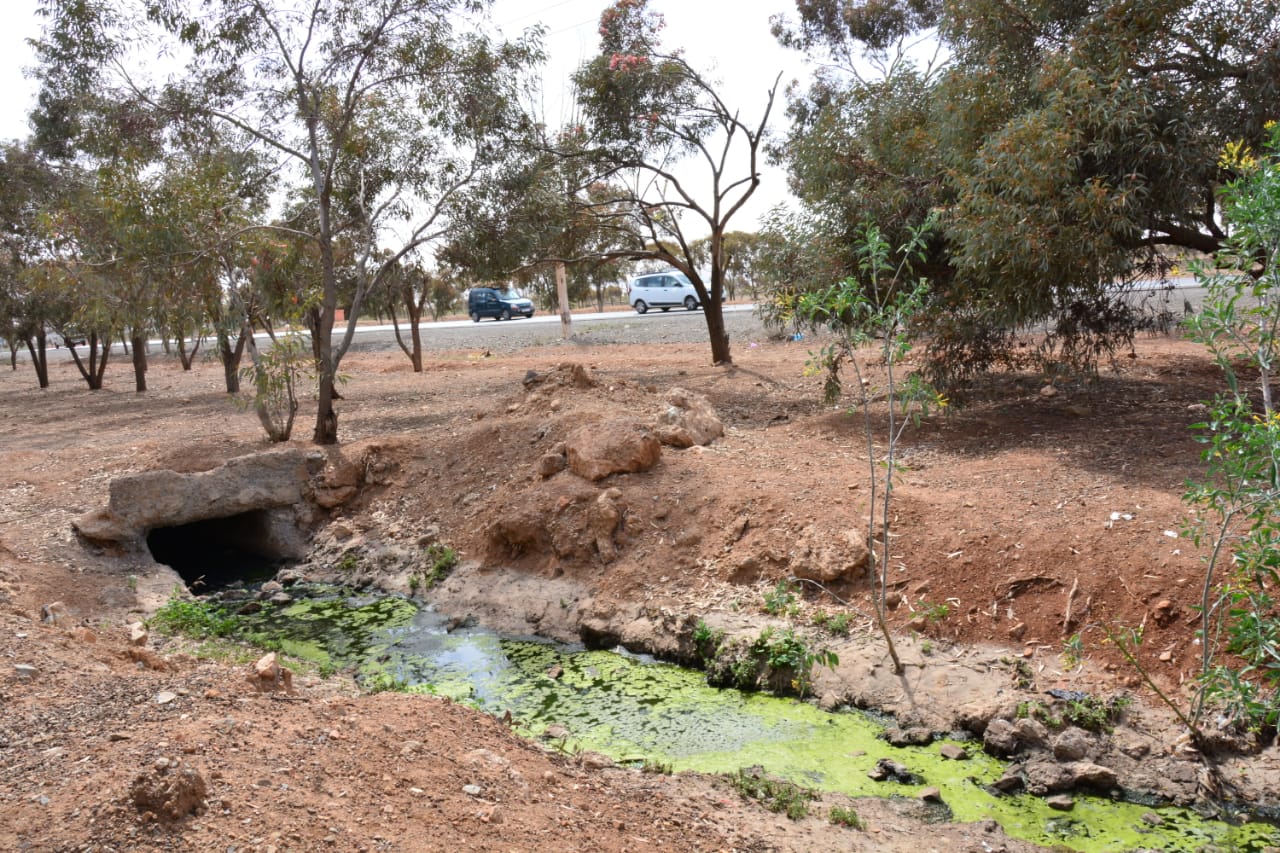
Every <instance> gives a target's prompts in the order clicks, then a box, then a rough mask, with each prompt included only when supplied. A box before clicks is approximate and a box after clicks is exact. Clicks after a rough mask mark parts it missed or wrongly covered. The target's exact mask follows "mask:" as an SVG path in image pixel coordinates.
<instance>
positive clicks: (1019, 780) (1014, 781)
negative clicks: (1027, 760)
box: [991, 764, 1026, 794]
mask: <svg viewBox="0 0 1280 853" xmlns="http://www.w3.org/2000/svg"><path fill="white" fill-rule="evenodd" d="M1024 784H1026V782H1025V780H1024V779H1023V776H1022V767H1021V766H1020V765H1017V764H1015V765H1013V766H1011V767H1006V768H1005V771H1004V774H1003V775H1002V776H1001V777H1000V778H999V779H997V780H996V781H994V782H992V783H991V787H992V788H995V789H996V790H997V791H999V792H1000V793H1002V794H1011V793H1013V792H1014V791H1018V790H1021V789H1022V787H1023V785H1024Z"/></svg>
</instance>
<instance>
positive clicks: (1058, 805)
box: [1044, 794, 1076, 812]
mask: <svg viewBox="0 0 1280 853" xmlns="http://www.w3.org/2000/svg"><path fill="white" fill-rule="evenodd" d="M1044 804H1045V805H1046V806H1048V807H1049V808H1051V809H1054V810H1055V811H1060V812H1069V811H1071V810H1072V809H1074V808H1075V807H1076V801H1075V800H1074V799H1072V798H1071V797H1069V796H1068V795H1066V794H1054V795H1053V796H1051V797H1045V800H1044Z"/></svg>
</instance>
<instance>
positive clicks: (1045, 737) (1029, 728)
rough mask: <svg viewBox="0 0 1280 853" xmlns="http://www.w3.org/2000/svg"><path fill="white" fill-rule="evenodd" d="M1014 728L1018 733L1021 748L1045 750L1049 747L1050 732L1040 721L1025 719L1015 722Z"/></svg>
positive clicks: (1031, 718)
mask: <svg viewBox="0 0 1280 853" xmlns="http://www.w3.org/2000/svg"><path fill="white" fill-rule="evenodd" d="M1013 727H1014V729H1015V730H1016V731H1017V735H1018V744H1019V745H1020V746H1029V747H1032V748H1035V749H1043V748H1045V747H1047V746H1048V745H1049V730H1048V729H1047V728H1045V725H1044V723H1042V722H1040V721H1039V720H1037V719H1034V718H1033V717H1023V718H1022V719H1021V720H1018V721H1017V722H1015V723H1014V724H1013Z"/></svg>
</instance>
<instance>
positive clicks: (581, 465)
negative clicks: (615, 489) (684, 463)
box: [565, 419, 662, 481]
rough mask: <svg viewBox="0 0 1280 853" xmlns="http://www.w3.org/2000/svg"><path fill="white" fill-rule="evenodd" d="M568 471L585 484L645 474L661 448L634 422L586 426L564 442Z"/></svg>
mask: <svg viewBox="0 0 1280 853" xmlns="http://www.w3.org/2000/svg"><path fill="white" fill-rule="evenodd" d="M565 455H566V457H567V459H568V464H569V470H570V471H572V472H573V473H575V474H577V475H578V476H579V477H582V478H583V479H586V480H592V481H596V480H603V479H604V478H605V477H608V476H610V475H611V474H633V473H637V472H641V471H648V470H649V469H650V468H652V467H653V466H654V465H656V464H658V460H659V459H660V458H661V456H662V445H661V444H660V443H659V442H658V439H657V438H655V437H654V435H653V433H651V432H650V431H649V429H648V428H647V427H646V426H645V425H643V424H641V423H639V422H637V421H633V420H625V419H623V420H613V421H605V422H603V423H596V424H589V425H587V426H584V427H579V428H578V429H576V430H574V431H573V432H572V433H570V435H569V436H568V438H567V439H566V440H565Z"/></svg>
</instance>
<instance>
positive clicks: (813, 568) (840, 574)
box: [789, 524, 871, 584]
mask: <svg viewBox="0 0 1280 853" xmlns="http://www.w3.org/2000/svg"><path fill="white" fill-rule="evenodd" d="M870 559H871V551H870V550H869V549H868V548H867V543H866V540H865V539H863V537H862V533H861V532H859V531H858V530H855V529H853V528H849V529H847V530H844V531H842V532H840V533H831V532H830V531H826V530H820V529H819V528H818V527H817V525H814V524H810V525H808V526H806V527H805V528H804V529H803V530H801V531H800V535H799V536H798V537H797V538H796V542H795V545H794V547H793V548H792V549H791V554H790V564H789V568H790V570H791V574H792V575H794V576H795V577H797V578H801V579H803V580H813V581H817V582H818V583H824V584H825V583H832V582H834V581H837V580H840V579H842V578H846V577H848V576H849V575H852V574H853V573H854V572H857V571H859V570H860V569H863V568H865V567H866V565H867V561H868V560H870Z"/></svg>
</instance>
